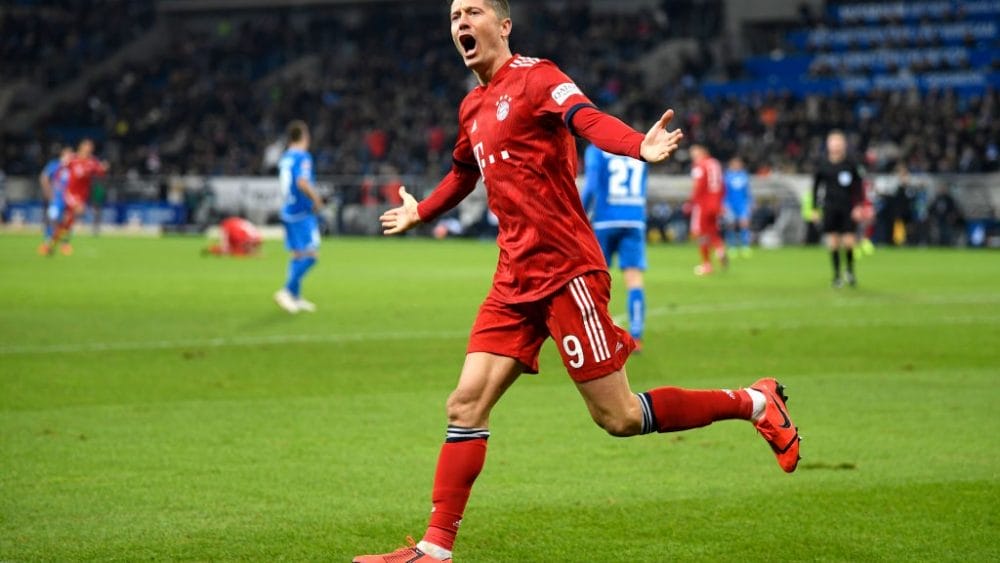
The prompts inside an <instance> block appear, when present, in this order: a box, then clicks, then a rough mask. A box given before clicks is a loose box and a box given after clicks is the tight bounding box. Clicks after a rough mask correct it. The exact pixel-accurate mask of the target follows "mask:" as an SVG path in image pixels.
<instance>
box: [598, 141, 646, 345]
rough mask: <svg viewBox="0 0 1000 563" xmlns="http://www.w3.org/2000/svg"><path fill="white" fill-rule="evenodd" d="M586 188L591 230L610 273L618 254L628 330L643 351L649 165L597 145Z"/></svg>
mask: <svg viewBox="0 0 1000 563" xmlns="http://www.w3.org/2000/svg"><path fill="white" fill-rule="evenodd" d="M584 162H585V164H586V174H587V177H586V182H585V183H584V185H583V194H582V198H583V207H584V209H585V210H590V209H591V208H593V213H592V215H591V220H590V222H591V225H592V226H593V227H594V234H595V235H597V242H598V243H599V244H600V245H601V252H602V253H603V254H604V260H605V261H606V262H607V265H608V267H609V268H610V267H611V265H612V262H613V260H614V257H615V254H617V255H618V265H619V266H620V267H621V269H622V276H623V277H624V278H625V286H626V287H627V288H628V327H629V333H630V334H631V335H632V339H633V340H635V346H636V348H635V350H634V352H636V353H638V352H639V351H640V350H641V349H642V327H643V321H644V318H645V316H646V292H645V290H644V289H643V284H642V272H643V271H644V270H645V269H646V168H647V166H646V163H645V162H643V161H641V160H635V159H634V158H628V157H625V156H620V155H617V154H613V153H609V152H605V151H602V150H601V149H599V148H597V146H595V145H590V146H589V147H587V151H586V152H585V153H584Z"/></svg>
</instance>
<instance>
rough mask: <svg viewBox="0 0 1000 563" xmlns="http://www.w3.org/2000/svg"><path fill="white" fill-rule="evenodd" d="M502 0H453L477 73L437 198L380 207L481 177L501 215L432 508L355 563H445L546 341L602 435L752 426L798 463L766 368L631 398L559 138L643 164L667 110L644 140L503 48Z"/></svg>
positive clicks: (456, 23)
mask: <svg viewBox="0 0 1000 563" xmlns="http://www.w3.org/2000/svg"><path fill="white" fill-rule="evenodd" d="M510 31H511V20H510V9H509V6H508V4H507V1H506V0H454V1H453V2H452V5H451V32H452V39H453V41H454V43H455V46H456V48H457V49H458V51H459V53H460V54H461V56H462V58H463V60H464V61H465V64H466V66H467V67H468V68H469V69H471V70H472V72H473V73H474V74H475V75H476V77H477V78H478V80H479V84H480V85H479V87H477V88H475V89H473V90H472V91H471V92H470V93H469V94H468V95H467V96H466V98H465V100H464V101H463V102H462V104H461V107H460V110H459V133H458V139H457V141H456V144H455V149H454V152H453V160H454V164H453V166H452V169H451V171H450V172H449V173H448V175H447V176H446V177H445V178H444V180H442V182H441V183H440V184H439V185H438V187H437V188H436V189H435V190H434V192H433V193H432V194H431V195H430V196H429V197H428V198H426V199H424V200H423V201H421V202H419V203H418V202H417V201H416V200H415V199H414V198H413V197H412V196H410V195H409V194H408V193H406V191H405V188H400V195H401V196H402V197H403V201H404V203H403V205H402V206H400V207H396V208H393V209H390V210H389V211H387V212H386V213H384V214H383V215H382V217H381V221H382V226H383V228H384V229H385V233H386V234H390V235H391V234H397V233H402V232H404V231H406V230H408V229H411V228H413V227H414V226H416V225H418V224H420V223H421V222H424V221H430V220H433V219H434V218H436V217H439V216H440V215H441V214H442V213H444V212H445V211H447V210H448V209H450V208H452V207H454V206H455V205H457V204H458V202H459V201H461V200H462V199H463V198H464V197H466V196H467V195H468V194H469V193H471V192H472V190H473V189H474V188H475V185H476V181H477V179H478V178H479V177H480V175H482V177H483V179H484V181H485V183H486V189H487V194H488V200H489V206H490V209H492V210H493V212H494V213H496V215H497V217H498V218H499V225H500V233H499V236H498V237H497V245H498V246H499V247H500V259H499V263H498V265H497V270H496V274H495V275H494V278H493V287H492V289H491V290H490V292H489V294H488V295H487V297H486V299H485V301H484V302H483V304H482V306H481V307H480V309H479V315H478V316H477V318H476V320H475V323H474V325H473V327H472V332H471V335H470V337H469V344H468V348H467V349H466V357H465V364H464V366H463V367H462V370H461V374H460V375H459V380H458V385H457V387H456V389H455V391H454V392H453V393H452V394H451V396H450V397H449V398H448V402H447V412H448V428H447V432H446V434H445V443H444V445H443V446H442V448H441V453H440V457H439V458H438V464H437V471H436V473H435V476H434V488H433V494H432V502H433V510H432V511H431V516H430V522H429V524H428V527H427V531H426V533H425V534H424V536H423V540H422V541H420V542H419V543H417V544H415V545H411V546H409V547H404V548H401V549H399V550H397V551H395V552H392V553H387V554H382V555H365V556H359V557H356V558H355V559H354V561H355V562H356V563H373V562H382V563H388V562H403V561H405V562H409V563H418V562H425V563H430V562H435V561H451V558H452V546H453V544H454V541H455V537H456V535H457V534H458V529H459V524H460V522H461V521H462V515H463V513H464V511H465V506H466V503H467V501H468V499H469V494H470V492H471V490H472V485H473V483H474V482H475V480H476V477H477V476H478V475H479V472H480V471H481V470H482V467H483V464H484V462H485V460H486V443H487V439H488V438H489V437H490V430H489V419H490V412H491V411H492V409H493V407H494V406H495V405H496V404H497V402H498V401H499V400H500V398H501V397H502V396H503V394H504V392H505V391H506V390H507V389H509V388H510V386H511V385H513V384H514V382H515V381H517V379H518V377H520V375H521V374H522V373H536V372H537V371H538V369H539V365H538V354H539V351H540V349H541V346H542V344H543V343H544V341H545V340H546V339H548V338H549V337H551V338H553V340H555V342H556V345H557V347H558V349H559V353H560V354H561V356H562V360H563V363H564V365H565V366H566V369H567V371H568V372H569V375H570V377H571V378H572V379H573V382H574V383H575V384H576V387H577V389H578V391H579V392H580V394H581V396H582V397H583V400H584V403H585V404H586V405H587V408H588V410H589V411H590V415H591V417H593V419H594V421H595V422H596V423H597V424H598V425H599V426H600V427H601V428H603V429H605V430H606V431H607V432H608V433H609V434H611V435H614V436H635V435H639V434H648V433H652V432H675V431H679V430H686V429H689V428H697V427H699V426H705V425H707V424H710V423H712V422H714V421H716V420H724V419H733V418H737V419H744V420H750V421H753V424H754V425H755V426H756V428H757V430H758V431H759V432H760V433H761V435H762V436H763V437H764V439H765V440H766V441H767V442H768V444H769V445H770V446H771V448H772V449H773V451H774V453H775V455H776V456H777V458H778V463H779V464H780V465H781V467H782V469H784V470H785V471H789V472H790V471H794V470H795V467H796V464H797V462H798V453H799V436H798V433H797V431H796V428H795V426H794V425H793V424H792V422H791V420H789V418H788V414H787V411H786V409H785V400H784V397H783V396H782V387H781V386H780V385H779V384H778V382H777V381H775V380H774V379H771V378H764V379H760V380H758V381H757V382H756V383H754V384H753V385H752V386H751V387H749V388H746V389H740V390H737V391H728V390H722V389H720V390H708V391H696V390H689V389H680V388H677V387H659V388H656V389H651V390H649V391H647V392H645V393H633V392H632V391H631V390H630V389H629V382H628V377H627V376H626V375H625V362H626V360H627V359H628V356H629V353H630V352H631V350H632V349H633V347H634V345H635V342H634V340H633V339H632V337H631V336H629V334H628V333H627V332H625V331H624V330H622V329H620V328H618V327H617V326H615V324H614V323H613V322H612V320H611V317H610V315H609V314H608V300H609V294H610V282H611V280H610V276H609V275H608V272H607V267H606V264H605V261H604V257H603V256H602V255H601V249H600V247H599V246H598V244H597V239H596V238H595V237H594V234H593V231H592V230H591V229H590V227H589V225H588V224H587V216H586V213H585V212H584V210H583V205H582V204H581V202H580V197H579V192H578V190H577V187H576V170H575V169H576V149H575V142H574V140H573V137H572V133H573V132H576V133H577V134H578V135H579V136H581V137H583V138H585V139H587V140H589V141H590V142H592V143H593V144H595V145H597V146H598V147H600V148H601V149H602V150H605V151H608V152H611V153H615V154H621V155H626V156H630V157H632V158H635V159H641V160H645V161H647V162H660V161H663V160H665V159H666V158H667V157H669V155H670V154H671V153H672V152H673V151H674V150H676V148H677V145H678V142H679V140H680V138H681V133H680V132H679V131H673V132H668V131H667V130H666V127H667V125H668V124H669V122H670V119H671V118H672V117H673V112H672V111H667V112H666V113H664V115H663V117H662V118H661V119H660V120H659V121H657V122H656V124H654V125H653V127H652V128H651V129H650V130H649V132H648V133H646V134H645V135H643V134H642V133H638V132H636V131H634V130H632V129H631V128H630V127H628V126H626V125H625V124H624V123H622V122H621V121H619V120H617V119H615V118H613V117H611V116H609V115H607V114H605V113H603V112H601V111H599V110H598V109H597V108H596V107H594V105H593V103H591V102H590V100H589V99H588V98H587V97H586V96H585V95H584V94H583V93H582V92H581V91H580V89H579V88H578V87H577V86H576V85H575V84H574V83H573V81H572V80H570V79H569V78H568V77H567V76H566V75H565V74H563V73H562V72H561V71H560V70H559V69H558V68H557V67H556V65H555V64H553V63H551V62H549V61H545V60H540V59H534V58H530V57H523V56H520V55H512V54H511V51H510V47H509V44H508V37H509V35H510Z"/></svg>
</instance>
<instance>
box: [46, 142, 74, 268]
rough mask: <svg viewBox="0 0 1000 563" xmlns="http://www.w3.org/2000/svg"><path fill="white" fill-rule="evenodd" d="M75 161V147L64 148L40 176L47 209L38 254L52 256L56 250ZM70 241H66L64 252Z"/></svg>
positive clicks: (47, 164)
mask: <svg viewBox="0 0 1000 563" xmlns="http://www.w3.org/2000/svg"><path fill="white" fill-rule="evenodd" d="M72 159H73V147H63V149H62V150H61V151H60V152H59V158H53V159H52V160H50V161H49V162H48V163H46V164H45V168H43V169H42V173H41V174H39V176H38V182H39V183H40V184H41V185H42V193H43V194H44V197H45V201H46V207H45V240H44V241H43V242H42V245H41V246H40V247H38V253H39V254H42V255H51V254H52V252H53V251H54V250H55V243H54V241H53V237H54V234H55V228H56V225H58V224H59V222H60V221H62V218H63V212H65V210H66V199H65V195H66V186H67V185H68V184H69V177H70V170H69V168H68V167H67V165H68V164H69V161H70V160H72ZM68 242H69V239H68V238H67V239H65V242H64V245H63V247H64V251H65V248H66V244H68Z"/></svg>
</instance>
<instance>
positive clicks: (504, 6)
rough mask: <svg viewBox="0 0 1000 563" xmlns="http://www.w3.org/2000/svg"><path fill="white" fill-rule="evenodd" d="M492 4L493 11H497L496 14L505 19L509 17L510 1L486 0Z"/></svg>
mask: <svg viewBox="0 0 1000 563" xmlns="http://www.w3.org/2000/svg"><path fill="white" fill-rule="evenodd" d="M486 1H487V2H489V3H490V5H491V6H493V11H494V12H496V13H497V16H498V17H499V18H500V19H502V20H505V19H507V18H509V17H510V2H508V1H507V0H486Z"/></svg>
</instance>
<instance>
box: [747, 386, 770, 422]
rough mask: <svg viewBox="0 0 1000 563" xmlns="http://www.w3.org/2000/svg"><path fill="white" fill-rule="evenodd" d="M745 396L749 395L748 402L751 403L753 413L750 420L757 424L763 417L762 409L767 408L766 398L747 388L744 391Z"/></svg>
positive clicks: (758, 392)
mask: <svg viewBox="0 0 1000 563" xmlns="http://www.w3.org/2000/svg"><path fill="white" fill-rule="evenodd" d="M744 391H746V392H747V395H750V400H751V401H753V412H752V413H751V414H750V420H752V421H753V422H757V421H758V420H760V417H762V416H764V409H766V408H767V397H765V396H764V394H763V393H761V392H760V391H758V390H756V389H751V388H749V387H747V388H746V389H744Z"/></svg>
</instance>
